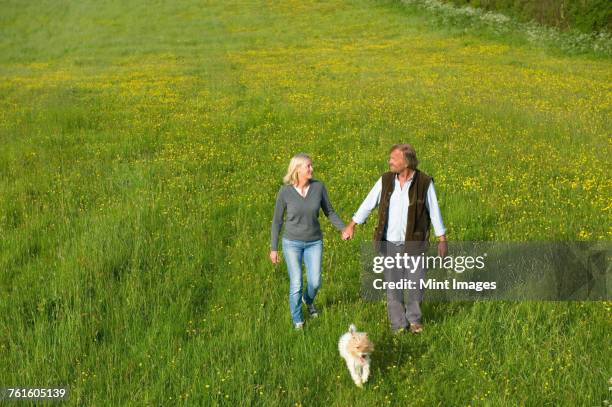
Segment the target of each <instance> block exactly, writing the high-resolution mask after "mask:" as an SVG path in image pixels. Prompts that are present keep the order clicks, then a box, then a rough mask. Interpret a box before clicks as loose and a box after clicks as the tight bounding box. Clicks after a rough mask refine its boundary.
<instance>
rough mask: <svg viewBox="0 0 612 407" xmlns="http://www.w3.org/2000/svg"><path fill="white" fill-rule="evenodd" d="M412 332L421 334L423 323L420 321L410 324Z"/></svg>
mask: <svg viewBox="0 0 612 407" xmlns="http://www.w3.org/2000/svg"><path fill="white" fill-rule="evenodd" d="M410 332H411V333H413V334H420V333H421V332H423V325H421V324H419V323H416V322H415V323H414V324H410Z"/></svg>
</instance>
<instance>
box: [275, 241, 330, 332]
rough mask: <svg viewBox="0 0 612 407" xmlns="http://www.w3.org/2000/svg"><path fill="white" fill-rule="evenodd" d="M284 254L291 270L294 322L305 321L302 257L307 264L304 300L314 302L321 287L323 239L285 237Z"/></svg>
mask: <svg viewBox="0 0 612 407" xmlns="http://www.w3.org/2000/svg"><path fill="white" fill-rule="evenodd" d="M283 255H284V257H285V262H287V271H288V272H289V309H290V310H291V318H292V319H293V322H294V323H296V322H304V318H303V317H302V304H301V300H302V259H304V263H305V264H306V280H307V285H306V291H305V292H304V302H305V303H306V304H312V302H313V301H314V299H315V296H316V295H317V291H319V288H321V258H322V257H323V241H322V240H313V241H312V242H305V241H303V240H289V239H285V238H283Z"/></svg>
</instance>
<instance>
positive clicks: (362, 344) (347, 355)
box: [338, 324, 374, 387]
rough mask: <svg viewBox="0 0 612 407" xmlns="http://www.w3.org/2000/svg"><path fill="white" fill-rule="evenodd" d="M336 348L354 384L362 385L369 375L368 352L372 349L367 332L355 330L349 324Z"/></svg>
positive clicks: (353, 326)
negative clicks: (344, 361)
mask: <svg viewBox="0 0 612 407" xmlns="http://www.w3.org/2000/svg"><path fill="white" fill-rule="evenodd" d="M338 350H339V351H340V356H342V357H343V358H344V360H346V366H347V367H348V369H349V372H350V373H351V377H352V378H353V381H354V382H355V384H356V385H357V386H358V387H363V384H364V383H365V382H367V381H368V376H369V375H370V353H372V351H373V350H374V345H373V344H372V342H370V340H369V339H368V334H367V333H365V332H357V328H355V325H353V324H351V326H350V327H349V331H348V332H347V333H345V334H344V335H342V336H341V337H340V340H339V341H338Z"/></svg>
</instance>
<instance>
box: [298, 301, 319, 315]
mask: <svg viewBox="0 0 612 407" xmlns="http://www.w3.org/2000/svg"><path fill="white" fill-rule="evenodd" d="M302 302H303V303H304V305H306V308H308V313H309V314H310V316H311V317H312V318H316V317H318V316H319V313H318V312H317V309H316V308H315V306H314V304H306V301H304V298H303V297H302Z"/></svg>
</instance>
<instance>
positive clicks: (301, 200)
mask: <svg viewBox="0 0 612 407" xmlns="http://www.w3.org/2000/svg"><path fill="white" fill-rule="evenodd" d="M312 172H313V168H312V160H311V159H310V157H309V156H307V155H306V154H297V155H296V156H294V157H293V158H292V159H291V161H290V162H289V168H288V170H287V175H285V177H284V178H283V182H284V185H283V186H281V188H280V190H279V191H278V195H277V197H276V205H275V207H274V217H273V219H272V245H271V251H270V260H272V263H274V264H278V263H280V257H279V255H278V251H277V246H278V237H279V234H280V231H281V227H282V226H283V215H285V214H286V219H285V222H284V223H285V230H284V233H283V238H282V244H283V253H284V254H285V261H286V262H287V270H288V271H289V309H290V310H291V317H292V319H293V324H294V327H295V329H302V328H303V326H304V318H303V317H302V304H301V303H302V302H303V303H304V304H306V307H307V308H308V312H309V314H310V316H311V317H316V316H317V309H316V308H315V306H314V299H315V296H316V295H317V291H318V290H319V288H320V286H321V257H322V255H323V240H322V239H323V235H322V234H321V227H320V226H319V219H318V217H319V210H320V209H323V213H325V216H327V217H328V218H329V220H330V221H331V222H332V224H333V225H334V226H335V227H336V229H338V230H339V231H340V232H342V230H343V229H344V222H342V220H341V219H340V217H338V215H337V214H336V212H334V208H333V207H332V204H331V202H330V201H329V197H328V195H327V190H326V189H325V185H323V183H322V182H320V181H316V180H314V179H312ZM302 259H304V263H305V264H306V279H307V286H306V290H305V291H304V296H303V297H302Z"/></svg>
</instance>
